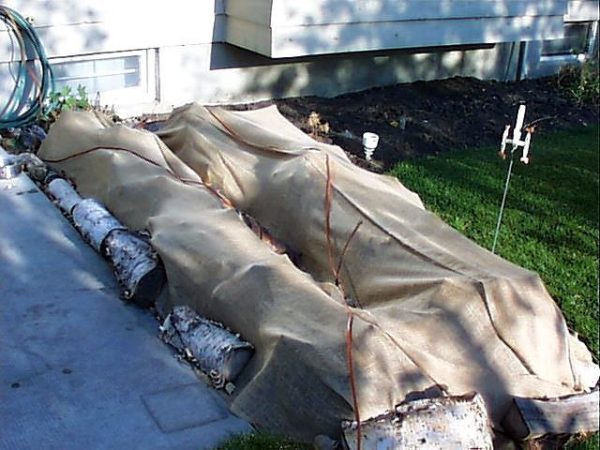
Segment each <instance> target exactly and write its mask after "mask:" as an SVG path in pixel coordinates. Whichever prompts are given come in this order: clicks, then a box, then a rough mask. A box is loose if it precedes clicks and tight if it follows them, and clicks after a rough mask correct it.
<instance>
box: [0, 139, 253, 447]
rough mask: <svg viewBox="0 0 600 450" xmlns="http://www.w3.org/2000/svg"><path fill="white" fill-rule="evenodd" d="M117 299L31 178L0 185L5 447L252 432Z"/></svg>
mask: <svg viewBox="0 0 600 450" xmlns="http://www.w3.org/2000/svg"><path fill="white" fill-rule="evenodd" d="M0 151H1V150H0ZM118 295H119V291H118V286H117V284H116V281H115V279H114V277H113V275H112V273H111V270H110V267H109V266H108V264H107V263H106V262H105V261H104V260H103V259H102V258H101V257H100V256H99V255H97V254H96V253H95V252H94V250H92V249H91V247H89V246H88V245H87V244H85V243H84V242H83V241H82V240H81V238H80V237H79V235H78V234H77V232H76V231H75V230H74V229H73V228H72V227H71V225H70V224H69V223H68V222H67V221H66V219H65V218H64V217H62V216H61V214H60V212H59V211H58V210H57V209H56V208H55V207H54V206H53V205H52V204H51V203H50V202H49V201H48V199H47V198H46V197H45V195H44V194H43V193H41V192H40V191H39V190H38V189H37V187H36V186H35V184H33V183H32V182H31V180H30V179H29V178H27V176H26V175H20V176H19V177H18V178H17V179H15V180H11V181H0V342H1V343H2V345H0V399H1V401H0V422H1V423H2V431H1V432H0V449H11V450H13V449H30V448H46V449H55V448H56V449H80V448H107V449H108V448H145V449H160V448H169V449H186V448H190V449H191V448H194V449H201V448H206V449H209V448H214V447H215V446H216V445H218V444H219V443H220V442H221V441H222V440H224V439H225V438H227V437H228V436H230V435H232V434H236V433H241V432H246V431H249V430H250V426H249V425H248V424H247V423H246V422H244V421H242V420H240V419H238V418H237V417H235V416H233V415H231V414H230V413H229V412H228V410H227V407H226V405H225V403H224V401H223V399H222V398H221V397H220V396H219V395H218V394H217V393H216V392H215V391H213V390H211V389H210V388H208V387H207V386H206V385H204V384H203V383H202V382H201V381H200V380H198V378H197V377H196V376H195V375H194V374H193V372H192V370H191V369H190V368H189V367H188V366H187V365H185V364H183V363H180V362H178V361H177V359H176V358H175V357H174V355H173V354H172V352H171V351H170V349H169V348H168V347H167V346H165V345H164V344H163V343H162V342H160V340H159V339H158V338H157V333H158V327H157V323H156V321H155V319H154V318H153V317H152V316H151V314H150V313H149V312H148V311H144V310H141V309H139V308H137V307H135V306H132V305H129V304H126V303H123V302H122V301H121V300H119V298H118Z"/></svg>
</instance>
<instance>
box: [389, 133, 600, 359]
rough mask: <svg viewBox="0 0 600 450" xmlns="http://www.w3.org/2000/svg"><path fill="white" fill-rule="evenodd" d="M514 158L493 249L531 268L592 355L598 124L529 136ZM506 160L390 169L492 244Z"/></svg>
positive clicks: (464, 159) (416, 163) (487, 154)
mask: <svg viewBox="0 0 600 450" xmlns="http://www.w3.org/2000/svg"><path fill="white" fill-rule="evenodd" d="M532 154H533V157H532V161H531V163H530V164H529V165H524V164H521V163H519V162H515V165H514V169H513V176H512V179H511V184H510V188H509V193H508V198H507V204H506V209H505V212H504V219H503V222H502V228H501V231H500V236H499V238H498V244H497V248H496V252H497V253H498V254H499V255H500V256H502V257H503V258H505V259H507V260H509V261H512V262H513V263H515V264H518V265H520V266H523V267H525V268H527V269H530V270H533V271H536V272H538V273H539V274H540V275H541V277H542V279H543V280H544V282H545V283H546V286H547V287H548V290H549V291H550V293H551V295H552V297H553V298H554V299H555V300H556V301H557V303H558V304H559V306H560V308H561V309H562V311H563V313H564V315H565V317H566V319H567V323H568V324H569V326H570V327H571V328H572V329H573V330H575V331H576V332H577V333H579V335H580V337H581V338H582V339H583V340H584V342H585V343H586V344H587V345H588V346H589V347H590V348H591V349H592V352H593V353H594V354H595V355H596V357H597V356H598V350H599V349H598V128H597V127H590V128H585V129H583V130H574V131H569V132H558V133H555V134H551V135H545V136H534V138H533V148H532ZM507 165H508V162H507V161H503V160H502V159H501V158H499V157H498V155H497V152H496V150H495V149H492V148H482V149H473V150H467V151H460V152H452V153H448V154H444V155H439V156H435V157H433V156H432V157H427V158H421V159H416V160H412V161H406V162H402V163H400V164H398V165H397V166H396V167H394V169H393V170H392V174H393V175H395V176H397V177H398V178H399V179H400V180H401V181H402V183H403V184H405V185H406V186H407V187H408V188H410V189H412V190H414V191H416V192H417V193H418V194H419V195H420V196H421V199H422V200H423V202H424V203H425V205H426V207H427V208H428V209H430V210H432V211H433V212H435V213H436V214H438V215H439V216H440V217H442V219H444V220H445V221H446V222H447V223H449V224H450V225H451V226H453V227H454V228H455V229H457V230H459V231H460V232H461V233H463V234H464V235H466V236H467V237H469V238H471V239H472V240H474V241H475V242H477V243H478V244H480V245H481V246H483V247H486V248H488V249H491V247H492V241H493V236H494V230H495V225H496V220H497V216H498V210H499V205H500V199H501V196H502V190H503V187H504V180H505V177H506V169H507Z"/></svg>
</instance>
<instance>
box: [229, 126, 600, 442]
mask: <svg viewBox="0 0 600 450" xmlns="http://www.w3.org/2000/svg"><path fill="white" fill-rule="evenodd" d="M598 132H599V130H598V128H597V127H590V128H586V129H583V130H574V131H569V132H558V133H554V134H552V135H546V136H534V139H533V143H534V146H533V149H532V153H533V157H532V161H531V163H530V165H528V166H525V165H523V164H521V163H515V166H514V171H513V178H512V181H511V185H510V190H509V194H508V200H507V208H506V210H505V213H504V220H503V226H502V229H501V233H500V237H499V240H498V245H497V253H498V254H499V255H500V256H502V257H504V258H506V259H508V260H510V261H512V262H514V263H516V264H518V265H520V266H523V267H526V268H528V269H531V270H534V271H536V272H538V273H539V274H540V275H541V277H542V279H543V280H544V281H545V283H546V285H547V287H548V289H549V291H550V293H551V294H552V296H553V297H554V299H555V300H556V301H557V302H558V304H559V305H560V307H561V309H562V311H563V313H564V314H565V317H566V319H567V322H568V324H569V326H570V327H571V328H572V329H573V330H575V331H577V332H578V333H579V334H580V336H581V338H582V339H583V340H584V342H586V344H587V345H588V346H589V347H590V348H591V349H592V352H593V353H594V354H595V355H596V357H597V356H598V350H599V349H598V186H599V183H598V171H599V169H598V163H599V157H598ZM507 164H508V162H507V161H503V160H501V159H500V158H499V157H498V155H497V152H496V151H495V150H494V149H492V148H482V149H473V150H467V151H463V150H461V151H457V152H452V153H447V154H444V155H438V156H432V157H427V158H420V159H415V160H412V161H406V162H402V163H400V164H398V165H397V166H396V167H395V168H394V169H393V170H392V172H391V173H392V174H393V175H395V176H397V177H398V178H399V179H400V180H401V181H402V183H404V184H405V185H406V186H407V187H408V188H410V189H412V190H414V191H416V192H417V193H419V195H420V196H421V198H422V200H423V201H424V203H425V205H426V207H427V208H428V209H430V210H432V211H434V212H435V213H437V214H438V215H439V216H441V217H442V218H443V219H444V220H445V221H446V222H447V223H449V224H450V225H452V226H453V227H454V228H456V229H457V230H459V231H460V232H461V233H463V234H464V235H466V236H468V237H469V238H471V239H472V240H474V241H475V242H477V243H479V244H480V245H482V246H483V247H486V248H488V249H489V248H491V246H492V240H493V235H494V229H495V225H496V219H497V214H498V208H499V204H500V198H501V195H502V190H503V187H504V179H505V176H506V169H507ZM310 448H312V447H311V446H307V445H303V444H299V443H295V442H293V441H290V440H286V439H283V438H279V437H277V436H273V435H270V434H268V433H261V432H259V433H255V434H252V435H247V436H240V437H236V438H234V439H233V440H230V441H228V442H227V443H226V444H225V445H224V446H223V447H221V450H234V449H235V450H259V449H261V450H263V449H264V450H306V449H310ZM568 448H570V449H577V450H584V449H585V450H592V449H596V450H597V449H598V448H599V447H598V435H596V436H594V437H592V438H591V439H588V440H587V441H584V442H579V443H577V444H574V445H571V446H569V447H568Z"/></svg>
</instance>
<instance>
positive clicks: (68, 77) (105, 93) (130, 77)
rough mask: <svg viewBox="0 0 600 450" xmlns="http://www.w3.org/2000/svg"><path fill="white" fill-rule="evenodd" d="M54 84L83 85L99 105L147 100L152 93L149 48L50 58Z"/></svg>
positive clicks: (61, 85) (60, 85)
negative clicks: (136, 50)
mask: <svg viewBox="0 0 600 450" xmlns="http://www.w3.org/2000/svg"><path fill="white" fill-rule="evenodd" d="M52 70H53V72H54V77H55V83H56V88H57V89H58V90H60V89H62V88H63V87H64V86H69V87H71V88H72V89H73V90H75V89H77V87H78V86H80V85H81V86H83V87H85V90H86V92H87V94H88V98H89V99H90V102H92V103H93V102H96V101H97V102H99V103H100V104H101V105H111V104H124V103H137V102H143V101H151V100H154V99H155V97H156V81H155V77H154V71H155V58H154V51H153V50H143V51H138V52H124V53H112V54H105V55H90V56H82V57H71V58H60V59H53V60H52Z"/></svg>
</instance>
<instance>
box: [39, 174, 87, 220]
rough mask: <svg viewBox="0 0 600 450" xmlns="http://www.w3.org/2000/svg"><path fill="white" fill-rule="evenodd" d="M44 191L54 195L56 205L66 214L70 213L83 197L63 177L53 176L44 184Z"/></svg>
mask: <svg viewBox="0 0 600 450" xmlns="http://www.w3.org/2000/svg"><path fill="white" fill-rule="evenodd" d="M46 191H47V192H48V193H50V195H52V197H54V199H55V200H56V204H57V205H58V207H59V208H60V209H61V210H62V211H63V212H64V213H65V214H68V215H71V213H72V212H73V208H75V206H76V205H77V204H78V203H79V202H81V201H82V200H83V199H82V198H81V197H80V196H79V194H78V193H77V191H76V190H75V189H74V188H73V186H71V183H69V182H68V181H67V180H65V179H63V178H53V179H52V180H50V182H49V183H48V184H47V185H46Z"/></svg>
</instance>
